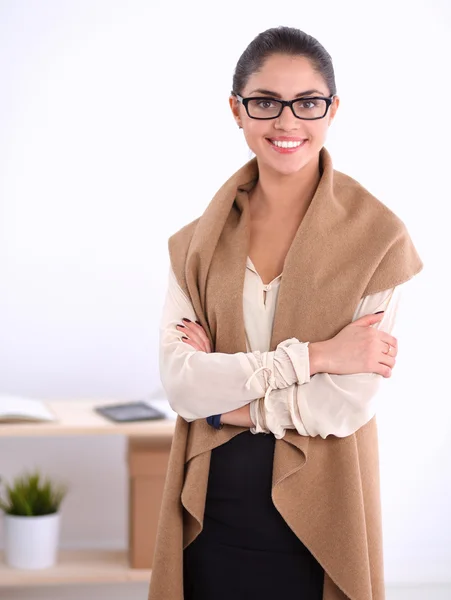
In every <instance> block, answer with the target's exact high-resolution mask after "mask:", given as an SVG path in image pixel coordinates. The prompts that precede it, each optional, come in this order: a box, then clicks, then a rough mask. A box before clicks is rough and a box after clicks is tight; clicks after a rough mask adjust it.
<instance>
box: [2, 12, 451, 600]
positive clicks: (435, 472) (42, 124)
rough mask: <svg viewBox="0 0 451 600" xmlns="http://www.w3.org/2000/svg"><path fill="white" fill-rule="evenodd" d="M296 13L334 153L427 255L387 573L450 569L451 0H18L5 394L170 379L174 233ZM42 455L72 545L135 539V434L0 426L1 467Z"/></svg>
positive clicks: (6, 26)
mask: <svg viewBox="0 0 451 600" xmlns="http://www.w3.org/2000/svg"><path fill="white" fill-rule="evenodd" d="M279 24H286V25H293V26H297V27H300V28H301V29H304V30H305V31H307V32H309V33H311V34H312V35H314V36H315V37H317V38H318V39H319V40H320V41H321V42H322V43H323V44H324V45H325V47H326V49H327V50H328V51H329V52H330V53H331V54H332V57H333V59H334V65H335V70H336V77H337V85H338V93H339V95H340V96H341V106H340V109H339V112H338V115H337V118H336V120H335V122H334V124H333V126H332V128H331V131H330V134H329V141H328V143H327V147H328V149H329V150H330V152H331V153H332V157H333V160H334V164H335V166H336V168H338V169H340V170H343V171H345V172H347V173H349V174H350V175H351V176H353V177H355V178H356V179H358V180H359V181H360V182H361V183H362V184H363V185H365V186H366V187H368V188H369V189H370V191H372V192H373V193H374V194H375V195H376V196H378V197H379V198H380V199H381V200H382V201H384V202H385V203H386V204H387V205H388V206H389V207H390V208H392V210H394V211H395V212H396V213H397V214H398V215H399V216H400V217H401V218H402V219H403V220H404V222H405V223H406V225H407V227H408V229H409V231H410V234H411V236H412V238H413V240H414V242H415V245H416V247H417V249H418V251H419V253H420V255H421V257H422V259H423V261H424V263H425V269H424V271H423V272H422V273H421V275H419V276H418V278H415V279H414V280H413V281H412V282H411V283H410V284H408V287H407V286H406V294H405V297H404V301H403V305H402V309H401V310H400V312H399V317H398V323H397V328H396V331H395V335H397V337H398V339H399V344H400V354H399V358H398V361H397V366H396V369H395V371H394V374H393V377H392V378H391V379H390V380H389V381H387V382H386V383H387V385H385V386H384V390H383V392H381V395H380V410H379V433H380V447H381V476H382V496H383V497H382V500H383V511H384V546H385V561H386V576H387V582H388V583H389V584H390V583H404V584H411V585H414V584H416V583H424V584H428V583H440V582H442V583H443V582H451V519H450V518H449V507H450V504H451V502H450V501H451V475H450V471H451V419H450V416H451V408H450V400H451V398H450V392H449V389H448V387H447V382H446V380H445V378H444V377H443V374H446V373H447V372H448V369H447V366H448V365H447V362H448V355H447V346H448V338H449V335H450V333H451V327H450V325H449V321H450V319H449V312H448V302H447V299H446V295H445V286H446V285H447V284H448V281H447V280H448V277H449V272H450V269H449V266H448V260H447V259H449V256H450V250H451V248H450V241H449V239H450V236H449V225H448V219H447V217H449V216H450V211H449V201H450V193H449V177H448V172H449V166H448V163H449V159H450V155H449V146H448V145H447V142H448V140H449V134H450V125H449V116H448V112H449V109H448V99H449V94H450V92H451V88H450V82H449V68H448V64H447V60H446V58H449V55H450V54H449V52H450V47H449V42H448V40H449V37H450V26H451V10H450V4H449V2H447V0H433V1H431V0H428V1H426V0H417V1H415V2H414V1H410V2H408V1H407V0H405V1H401V0H397V1H396V0H391V1H389V0H382V1H379V2H374V3H371V4H370V3H362V2H359V1H358V0H343V1H342V2H339V3H337V2H334V1H333V0H325V1H324V2H322V3H320V4H318V3H304V2H302V3H300V2H297V1H295V0H287V1H286V2H284V3H278V4H274V2H265V1H264V0H260V1H258V2H257V1H254V2H247V3H239V4H236V3H235V4H233V3H232V4H230V3H222V4H220V5H219V4H217V3H214V2H207V1H206V0H205V1H204V2H202V1H201V0H193V1H192V2H189V3H186V2H182V0H178V1H176V2H175V3H174V2H171V3H163V2H160V3H157V2H147V1H144V0H142V1H138V0H134V1H130V0H128V1H127V2H125V1H123V2H119V1H117V0H114V1H113V0H83V1H82V0H79V1H75V0H66V1H57V0H46V1H44V0H42V1H41V2H36V1H35V2H33V1H31V0H22V1H15V0H10V1H7V0H3V1H2V2H0V81H1V94H0V393H14V394H22V395H32V396H36V397H42V398H49V399H56V398H58V399H59V398H81V397H91V398H113V399H118V400H121V399H130V398H136V397H141V396H144V395H148V394H153V393H155V394H158V390H159V387H160V383H159V378H158V364H157V335H158V332H157V325H158V319H159V314H160V310H161V306H162V301H163V295H164V291H165V286H166V276H167V268H168V264H169V263H168V256H167V238H168V237H169V235H170V234H172V233H173V232H175V231H176V230H177V229H179V228H180V227H181V226H182V225H184V224H186V223H187V222H189V221H191V220H192V219H194V218H196V217H197V216H199V215H200V214H201V212H202V211H203V210H204V208H205V207H206V205H207V203H208V202H209V200H210V199H211V197H212V195H213V193H214V192H215V191H216V189H217V188H218V187H219V186H220V185H221V183H222V182H223V181H224V179H225V178H226V177H228V176H229V175H230V174H231V173H232V172H233V171H234V170H235V169H236V168H238V167H239V166H240V165H241V164H242V163H243V162H244V161H245V160H247V158H248V150H247V148H246V146H245V144H244V141H243V139H242V137H241V133H240V132H239V130H238V129H237V128H236V126H235V124H234V122H233V120H232V117H231V115H230V113H229V109H228V93H229V91H230V87H231V79H232V74H233V69H234V66H235V63H236V61H237V59H238V57H239V55H240V54H241V52H242V51H243V50H244V48H245V46H246V45H247V43H248V42H249V41H250V40H251V39H252V38H253V37H254V36H255V35H256V34H257V33H259V32H260V31H262V30H264V29H266V28H268V27H272V26H275V25H279ZM407 290H409V293H407ZM31 464H38V465H40V466H41V467H45V469H46V471H47V472H48V473H49V474H52V475H61V476H65V477H66V476H67V475H68V476H69V478H70V482H71V494H70V496H69V497H68V498H67V500H66V502H65V505H64V514H63V517H64V521H63V531H62V545H63V546H65V547H79V546H91V547H121V546H124V545H125V539H126V494H125V483H126V480H125V462H124V440H123V439H121V438H114V439H113V438H112V439H107V438H105V439H102V438H98V439H97V438H93V439H53V440H31V439H15V440H5V439H1V438H0V475H3V476H5V477H6V478H9V477H11V476H13V475H15V474H16V473H17V472H19V471H20V470H21V469H22V468H23V467H24V466H30V465H31ZM0 534H1V531H0ZM102 589H103V588H102ZM105 589H106V588H105ZM130 589H131V588H130ZM136 589H137V588H136ZM140 589H141V588H140ZM143 590H144V587H143V588H142V593H143V596H142V597H143V598H144V591H143ZM92 593H94V592H92ZM99 593H100V588H98V589H97V591H96V597H100V596H98V595H97V594H99ZM127 593H128V594H129V595H128V596H124V597H131V593H132V592H131V591H129V592H127ZM13 594H16V595H17V594H19V591H15V592H13V591H11V599H12V598H14V599H15V598H16V597H17V598H19V596H18V595H17V596H16V595H13ZM38 594H39V593H38V592H37V591H26V590H24V591H23V595H21V596H20V599H21V600H31V599H33V600H34V599H36V600H37V599H38V598H40V597H41V596H39V595H38ZM67 594H70V592H69V591H67ZM105 594H107V592H106V591H105ZM124 594H125V588H124ZM63 595H64V592H62V591H61V590H57V589H56V588H55V589H50V588H49V590H48V591H47V592H46V593H45V597H46V599H48V600H56V598H58V599H60V598H63ZM0 597H2V598H3V596H1V593H0ZM43 597H44V596H43ZM69 597H71V598H72V596H69V595H68V596H67V598H69ZM83 597H91V596H89V594H87V595H85V596H83ZM92 597H93V596H92ZM108 597H110V596H108ZM140 597H141V596H140ZM425 597H426V596H425ZM427 597H428V598H431V599H432V598H433V593H432V592H429V594H428V596H427ZM443 597H444V596H443ZM411 598H413V594H412V596H411ZM436 598H437V599H438V598H439V596H438V595H437V596H436ZM6 600H9V598H6Z"/></svg>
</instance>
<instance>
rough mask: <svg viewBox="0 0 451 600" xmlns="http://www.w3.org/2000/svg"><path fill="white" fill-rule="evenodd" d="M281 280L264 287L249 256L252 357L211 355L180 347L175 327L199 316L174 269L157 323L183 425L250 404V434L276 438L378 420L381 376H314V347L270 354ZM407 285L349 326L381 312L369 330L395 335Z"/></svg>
mask: <svg viewBox="0 0 451 600" xmlns="http://www.w3.org/2000/svg"><path fill="white" fill-rule="evenodd" d="M282 275H283V273H281V274H280V275H279V276H278V277H276V278H275V279H273V280H272V281H271V282H270V283H268V284H266V285H265V284H264V283H263V281H262V280H261V278H260V276H259V274H258V273H257V270H256V269H255V267H254V265H253V263H252V261H251V259H250V257H248V258H247V262H246V274H245V279H244V289H243V311H244V325H245V332H246V345H247V352H237V353H235V354H225V353H220V352H212V353H206V352H202V351H197V350H194V349H193V348H192V347H191V346H190V345H189V344H186V343H185V342H183V341H182V339H181V338H182V335H186V334H184V333H183V332H181V331H179V330H178V329H176V326H177V325H178V324H181V323H182V318H183V317H185V318H188V319H190V320H191V321H195V320H196V319H197V315H196V314H195V312H194V309H193V306H192V304H191V302H190V300H189V298H188V297H187V296H186V294H185V293H184V291H183V290H182V288H181V287H180V286H179V284H178V282H177V279H176V277H175V275H174V272H173V271H172V268H170V269H169V277H168V287H167V293H166V299H165V302H164V307H163V311H162V316H161V321H160V345H159V363H160V378H161V383H162V385H163V388H164V390H165V392H166V395H167V398H168V401H169V404H170V405H171V407H172V409H173V410H174V411H175V412H176V413H178V414H179V415H180V416H181V417H183V418H184V419H185V420H186V421H194V420H195V419H202V418H205V417H207V416H209V415H214V414H220V413H221V414H222V413H226V412H230V411H232V410H235V409H237V408H240V407H242V406H244V405H246V404H249V403H250V414H251V420H252V422H253V423H254V427H253V428H252V429H251V431H252V433H273V434H274V436H275V437H276V438H278V439H280V438H282V437H283V436H284V435H285V431H286V430H287V429H296V430H297V431H298V433H299V434H300V435H306V436H317V435H320V436H321V437H323V438H325V437H326V436H328V435H331V434H333V435H336V436H338V437H345V436H347V435H351V434H352V433H354V432H355V431H357V430H358V429H359V428H360V427H362V426H363V425H365V423H367V422H368V421H369V420H370V419H371V418H372V417H373V416H374V414H375V411H376V405H377V402H376V399H377V392H378V389H379V386H380V384H381V382H382V381H383V380H384V379H385V378H384V377H382V375H378V374H376V373H356V374H353V375H336V374H330V373H316V374H315V375H314V376H312V377H310V362H309V351H308V344H309V342H308V341H303V340H298V339H296V338H290V339H288V340H284V341H283V342H281V343H280V344H279V345H278V346H277V348H276V350H275V351H273V352H269V351H268V348H269V347H270V340H271V333H272V325H273V321H274V315H275V310H276V305H277V297H278V293H279V286H280V281H281V278H282ZM402 285H405V284H402ZM402 285H398V286H397V287H395V288H392V289H388V290H385V291H383V292H378V293H376V294H371V295H369V296H366V297H365V298H363V299H362V300H361V301H360V302H359V304H358V306H357V307H356V310H355V313H354V316H353V318H352V320H353V321H355V320H356V319H358V318H360V317H362V316H364V315H367V314H369V313H375V312H377V311H379V310H384V311H385V314H384V316H383V318H382V320H381V321H379V323H377V324H374V325H372V327H377V328H378V329H381V330H383V331H386V332H388V333H392V331H393V326H394V323H395V317H396V312H397V308H398V305H399V299H400V296H401V287H402ZM299 318H302V315H300V316H299Z"/></svg>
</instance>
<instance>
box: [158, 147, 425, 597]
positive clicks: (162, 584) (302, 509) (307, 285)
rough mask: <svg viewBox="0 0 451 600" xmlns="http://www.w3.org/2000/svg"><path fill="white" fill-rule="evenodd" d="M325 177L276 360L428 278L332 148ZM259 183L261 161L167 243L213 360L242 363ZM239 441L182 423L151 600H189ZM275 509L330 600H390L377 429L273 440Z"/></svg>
mask: <svg viewBox="0 0 451 600" xmlns="http://www.w3.org/2000/svg"><path fill="white" fill-rule="evenodd" d="M320 169H321V179H320V182H319V184H318V187H317V190H316V192H315V195H314V197H313V199H312V201H311V203H310V206H309V208H308V210H307V213H306V214H305V216H304V218H303V220H302V222H301V224H300V226H299V228H298V231H297V233H296V236H295V238H294V240H293V243H292V245H291V247H290V249H289V251H288V254H287V256H286V259H285V263H284V268H283V275H284V276H283V277H282V281H281V285H280V291H279V299H278V305H277V309H276V314H275V319H274V328H273V332H272V340H271V347H270V350H275V348H276V347H277V345H278V344H279V343H280V342H281V341H283V340H285V339H288V338H291V337H296V338H297V339H299V340H300V341H310V342H316V341H322V340H326V339H329V338H331V337H333V336H334V335H336V334H337V333H338V332H339V331H340V330H341V329H342V328H343V327H345V326H346V325H348V324H349V323H350V322H351V321H352V316H353V313H354V311H355V307H356V306H357V304H358V303H359V301H360V299H361V298H362V297H364V296H366V295H368V294H372V293H375V292H378V291H382V290H385V289H388V288H391V287H394V286H396V285H398V284H401V283H403V282H405V281H407V280H408V279H410V278H411V277H413V276H414V275H415V274H416V273H418V272H419V271H421V269H422V267H423V263H422V261H421V259H420V257H419V256H418V253H417V251H416V249H415V247H414V245H413V243H412V241H411V238H410V237H409V234H408V232H407V230H406V227H405V225H404V223H403V222H402V221H401V220H400V219H399V217H397V216H396V215H395V214H394V213H393V212H392V211H391V210H390V209H389V208H388V207H387V206H385V205H384V204H383V203H382V202H380V201H379V200H377V199H376V198H375V197H374V196H372V195H371V194H370V193H369V192H368V191H367V190H366V189H364V188H363V187H362V186H361V185H360V184H359V183H358V182H357V181H355V180H354V179H352V178H351V177H349V176H347V175H345V174H343V173H341V172H339V171H336V170H335V169H333V166H332V161H331V158H330V155H329V153H328V152H327V150H326V149H325V148H323V149H322V150H321V153H320ZM257 178H258V166H257V161H256V159H255V158H254V159H252V160H251V161H249V162H248V163H247V164H246V165H244V166H243V167H242V168H241V169H240V170H238V171H237V172H236V173H235V174H234V175H233V176H232V177H231V178H230V179H229V180H228V181H227V182H226V183H225V184H224V185H223V186H222V187H221V188H220V189H219V191H218V192H217V193H216V195H215V196H214V198H213V199H212V201H211V202H210V203H209V205H208V206H207V208H206V210H205V212H204V214H203V215H202V216H201V217H200V218H198V219H196V220H195V221H193V222H192V223H190V224H188V225H187V226H185V227H183V228H182V229H181V230H180V231H178V232H177V233H176V234H174V235H173V236H172V237H171V238H170V240H169V251H170V259H171V264H172V268H173V270H174V273H175V275H176V278H177V280H178V283H179V284H180V286H181V287H182V289H183V290H184V291H185V292H186V294H187V295H188V297H189V298H190V300H191V302H192V304H193V307H194V310H195V312H196V315H197V318H198V319H199V321H200V323H201V324H202V326H203V327H204V329H205V330H206V332H207V333H208V335H209V337H210V339H211V342H212V348H213V349H214V351H216V352H226V353H235V352H246V341H245V330H244V323H243V302H242V293H243V283H244V275H245V265H246V257H247V255H248V248H249V202H248V191H249V190H250V189H251V188H252V186H253V185H255V182H256V180H257ZM180 316H181V317H182V316H183V315H180ZM199 385H202V383H201V382H199ZM306 385H308V384H306ZM243 431H245V429H243V428H240V427H233V426H225V427H224V428H223V429H222V430H219V431H217V430H214V429H213V428H211V427H210V426H209V425H208V424H207V423H206V422H205V421H204V420H199V421H194V422H193V423H191V424H188V423H187V422H185V421H184V420H183V419H182V418H181V417H178V419H177V424H176V429H175V434H174V439H173V443H172V449H171V456H170V461H169V468H168V474H167V479H166V486H165V492H164V496H163V502H162V509H161V514H160V522H159V529H158V535H157V545H156V552H155V557H154V564H153V570H152V576H151V583H150V591H149V599H150V600H182V598H183V570H182V567H183V548H184V547H186V546H187V545H188V544H190V543H191V542H192V541H193V540H194V539H195V538H196V536H197V535H198V534H199V533H200V531H201V530H202V523H203V513H204V507H205V497H206V491H207V482H208V473H209V465H210V455H211V450H212V449H213V448H216V447H217V446H219V445H221V444H224V443H226V442H227V441H228V440H230V439H231V438H232V437H233V436H235V435H238V434H239V433H241V432H243ZM272 500H273V502H274V504H275V506H276V508H277V510H278V511H279V512H280V514H281V515H282V517H283V518H284V519H285V521H286V522H287V523H288V525H289V526H290V527H291V529H292V530H293V531H294V533H295V534H296V535H297V536H298V537H299V538H300V540H302V542H303V543H304V544H305V545H306V546H307V547H308V548H309V550H310V552H311V553H312V554H313V555H314V556H315V558H316V559H317V560H318V561H319V563H320V564H321V565H322V567H323V568H324V570H325V580H324V584H325V585H324V595H323V600H345V599H349V600H383V599H384V598H385V592H384V572H383V554H382V527H381V506H380V487H379V455H378V438H377V425H376V418H375V417H374V418H373V419H372V420H371V421H370V422H369V423H367V424H366V425H365V426H364V427H362V428H361V429H359V430H358V431H357V432H356V433H354V434H352V435H350V436H348V437H345V438H337V437H335V436H332V435H331V436H328V437H327V438H326V439H323V438H321V437H319V436H317V437H304V436H300V435H299V434H298V433H297V432H296V431H288V432H287V433H286V435H285V437H284V438H283V439H281V440H276V444H275V452H274V462H273V483H272ZM262 527H264V523H262ZM212 600H214V599H212Z"/></svg>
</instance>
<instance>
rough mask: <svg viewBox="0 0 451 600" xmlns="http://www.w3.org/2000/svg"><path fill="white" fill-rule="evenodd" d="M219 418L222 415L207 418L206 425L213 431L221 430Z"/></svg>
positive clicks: (221, 425)
mask: <svg viewBox="0 0 451 600" xmlns="http://www.w3.org/2000/svg"><path fill="white" fill-rule="evenodd" d="M221 416H222V415H212V416H211V417H207V423H208V424H209V425H211V427H214V428H215V429H222V428H223V427H224V424H223V423H221Z"/></svg>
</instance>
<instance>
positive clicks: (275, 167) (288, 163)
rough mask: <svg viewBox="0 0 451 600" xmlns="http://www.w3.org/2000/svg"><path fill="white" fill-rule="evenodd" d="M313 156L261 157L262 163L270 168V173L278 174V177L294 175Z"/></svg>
mask: <svg viewBox="0 0 451 600" xmlns="http://www.w3.org/2000/svg"><path fill="white" fill-rule="evenodd" d="M312 158H313V156H312V155H311V154H308V155H304V156H302V157H301V156H295V155H294V154H292V155H291V156H280V157H269V158H268V156H265V157H264V158H263V157H262V163H263V164H264V165H265V166H266V167H267V168H270V169H271V170H272V171H275V172H276V173H279V174H280V175H294V174H295V173H299V171H300V170H301V169H302V168H303V167H305V166H306V165H307V164H308V163H309V162H310V161H311V160H312Z"/></svg>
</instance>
